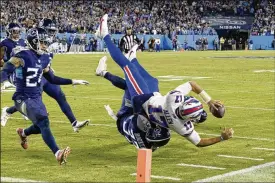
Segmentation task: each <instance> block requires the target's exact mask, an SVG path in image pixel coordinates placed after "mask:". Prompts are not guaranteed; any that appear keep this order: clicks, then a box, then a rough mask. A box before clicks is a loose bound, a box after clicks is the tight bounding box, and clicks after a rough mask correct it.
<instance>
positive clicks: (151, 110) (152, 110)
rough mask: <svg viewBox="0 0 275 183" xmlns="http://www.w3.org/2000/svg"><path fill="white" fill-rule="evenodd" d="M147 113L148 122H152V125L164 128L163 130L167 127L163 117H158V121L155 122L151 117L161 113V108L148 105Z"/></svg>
mask: <svg viewBox="0 0 275 183" xmlns="http://www.w3.org/2000/svg"><path fill="white" fill-rule="evenodd" d="M148 113H149V120H150V121H152V122H154V123H157V124H159V125H160V126H162V127H165V128H167V127H168V125H167V122H166V119H165V117H164V116H163V115H159V118H160V120H157V119H156V118H155V117H154V115H153V113H163V111H162V107H161V106H158V107H153V106H151V105H149V106H148Z"/></svg>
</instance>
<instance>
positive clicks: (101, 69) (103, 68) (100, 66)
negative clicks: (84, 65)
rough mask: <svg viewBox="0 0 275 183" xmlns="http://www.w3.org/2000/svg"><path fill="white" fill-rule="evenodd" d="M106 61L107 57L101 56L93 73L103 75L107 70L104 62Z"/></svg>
mask: <svg viewBox="0 0 275 183" xmlns="http://www.w3.org/2000/svg"><path fill="white" fill-rule="evenodd" d="M106 62H107V57H106V56H104V57H102V58H101V59H100V60H99V62H98V66H97V68H96V70H95V75H97V76H102V77H104V75H105V74H106V72H107V64H106Z"/></svg>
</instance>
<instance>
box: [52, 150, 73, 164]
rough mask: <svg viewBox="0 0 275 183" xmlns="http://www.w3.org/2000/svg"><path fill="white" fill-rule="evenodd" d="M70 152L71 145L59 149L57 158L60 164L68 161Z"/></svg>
mask: <svg viewBox="0 0 275 183" xmlns="http://www.w3.org/2000/svg"><path fill="white" fill-rule="evenodd" d="M70 152H71V148H70V147H66V148H65V149H63V150H60V151H59V153H58V155H57V157H56V160H57V161H58V163H59V164H60V165H62V164H65V163H67V157H68V155H69V154H70Z"/></svg>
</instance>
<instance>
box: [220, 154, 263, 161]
mask: <svg viewBox="0 0 275 183" xmlns="http://www.w3.org/2000/svg"><path fill="white" fill-rule="evenodd" d="M217 156H219V157H224V158H233V159H247V160H255V161H263V160H264V159H262V158H249V157H242V156H229V155H223V154H218V155H217Z"/></svg>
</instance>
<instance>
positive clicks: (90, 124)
mask: <svg viewBox="0 0 275 183" xmlns="http://www.w3.org/2000/svg"><path fill="white" fill-rule="evenodd" d="M11 119H22V120H23V118H15V117H11ZM29 122H30V123H31V121H29ZM50 122H53V123H68V124H70V122H69V121H56V120H50ZM89 126H106V127H112V128H114V127H115V128H116V127H117V126H116V125H108V124H98V123H92V122H90V123H89Z"/></svg>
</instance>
